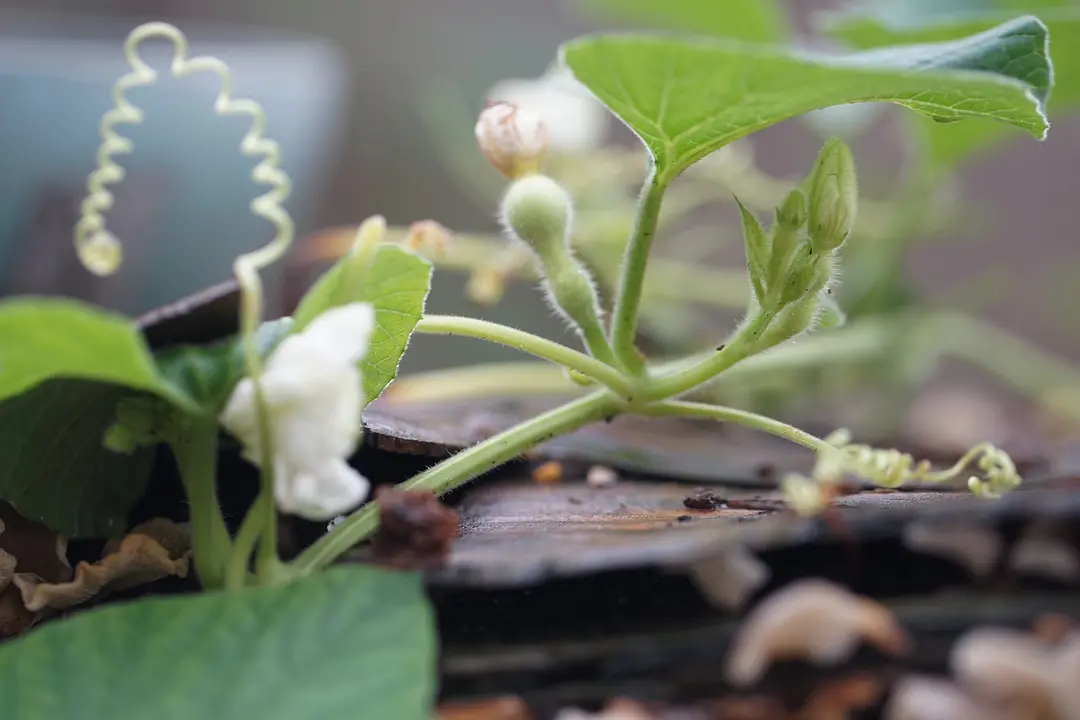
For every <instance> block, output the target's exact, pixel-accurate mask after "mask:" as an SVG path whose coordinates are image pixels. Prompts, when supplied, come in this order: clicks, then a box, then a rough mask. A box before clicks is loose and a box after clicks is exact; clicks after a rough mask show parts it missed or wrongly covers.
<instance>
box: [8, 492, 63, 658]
mask: <svg viewBox="0 0 1080 720" xmlns="http://www.w3.org/2000/svg"><path fill="white" fill-rule="evenodd" d="M16 570H25V571H27V572H32V573H37V574H39V575H40V576H41V577H46V578H49V580H50V581H53V582H62V581H64V580H67V579H68V578H70V577H71V565H70V564H69V563H68V561H67V538H65V537H64V536H63V535H60V534H58V533H56V532H53V531H52V530H50V529H49V528H47V527H45V526H44V525H42V524H41V523H37V522H33V521H32V520H27V519H26V518H24V517H22V516H21V515H19V514H18V513H17V512H16V511H15V509H14V508H13V507H11V506H10V505H8V504H7V503H3V502H0V640H3V639H6V638H10V637H14V636H16V635H19V634H21V633H23V632H24V631H26V630H27V629H29V628H30V627H32V626H33V625H34V624H35V623H37V622H38V621H39V620H40V619H41V616H42V613H40V612H37V611H32V610H29V609H27V608H26V607H25V606H24V605H23V601H22V596H21V594H20V593H19V588H18V587H16V586H15V585H14V584H13V583H14V580H15V577H16V576H17V574H18V573H17V572H16Z"/></svg>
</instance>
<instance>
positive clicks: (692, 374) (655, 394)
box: [640, 312, 773, 402]
mask: <svg viewBox="0 0 1080 720" xmlns="http://www.w3.org/2000/svg"><path fill="white" fill-rule="evenodd" d="M772 319H773V318H772V315H771V314H770V313H765V312H759V313H758V314H757V315H755V316H754V318H753V319H752V320H750V322H748V323H747V324H745V325H743V326H742V327H741V328H739V330H738V331H737V332H736V334H735V337H734V338H733V339H732V340H731V342H729V343H727V344H726V345H724V346H723V347H721V348H720V349H719V350H717V351H716V352H715V353H712V354H711V355H709V356H708V357H706V358H704V359H703V360H701V361H699V362H697V363H695V364H693V365H691V366H690V367H687V368H684V369H681V370H675V371H674V372H670V373H668V374H666V375H660V376H657V377H656V378H653V379H651V380H650V381H649V383H648V384H647V385H646V387H645V391H644V393H642V395H641V397H640V399H641V400H643V401H646V402H649V401H654V400H664V399H667V398H671V397H676V396H678V395H682V394H683V393H686V392H689V391H690V390H693V389H694V388H696V387H698V386H700V385H703V384H705V383H707V382H709V381H710V380H712V379H713V378H715V377H716V376H717V375H719V374H720V373H722V372H723V371H725V370H727V369H728V368H730V367H731V366H732V365H734V364H735V363H737V362H739V361H740V360H744V359H746V358H747V357H749V356H750V355H752V354H753V353H754V349H755V348H754V346H755V344H756V343H757V339H758V337H760V336H761V333H762V332H764V331H765V329H766V328H767V327H768V325H769V323H770V322H772Z"/></svg>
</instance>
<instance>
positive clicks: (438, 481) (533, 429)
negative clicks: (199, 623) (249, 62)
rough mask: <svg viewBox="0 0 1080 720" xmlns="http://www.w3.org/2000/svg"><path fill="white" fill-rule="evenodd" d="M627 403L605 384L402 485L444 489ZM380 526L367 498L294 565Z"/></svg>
mask: <svg viewBox="0 0 1080 720" xmlns="http://www.w3.org/2000/svg"><path fill="white" fill-rule="evenodd" d="M624 407H625V406H624V404H623V402H622V401H621V400H619V399H618V398H617V397H615V396H614V395H612V394H611V393H609V392H608V391H606V390H599V391H597V392H594V393H590V394H589V395H586V396H585V397H582V398H578V399H577V400H574V401H573V402H569V403H566V404H565V405H561V406H559V407H557V408H555V409H553V410H549V411H548V412H545V413H542V414H540V415H537V416H536V417H534V418H533V419H531V420H528V421H526V422H523V423H521V424H520V425H515V426H514V427H512V428H510V429H509V430H506V431H504V432H501V433H499V434H498V435H494V436H492V437H490V438H488V439H487V440H485V441H483V442H481V443H479V444H477V445H473V446H472V447H471V448H469V449H468V450H464V451H462V452H460V453H458V454H457V455H455V456H453V457H451V458H449V459H448V460H444V461H443V462H441V463H439V464H438V465H436V466H435V467H433V468H431V469H430V470H427V471H426V472H423V473H420V474H419V475H417V476H416V477H414V478H413V479H412V480H409V481H408V482H405V483H402V484H401V485H400V486H399V487H401V488H402V489H404V490H430V491H431V492H433V493H435V495H443V494H445V493H447V492H450V491H451V490H454V489H455V488H458V487H460V486H462V485H464V484H465V483H467V482H469V481H470V480H472V479H474V478H476V477H478V476H480V475H483V474H484V473H486V472H488V471H489V470H492V469H494V468H496V467H498V466H499V465H502V464H503V463H505V462H508V461H510V460H513V459H514V458H516V457H518V456H519V455H521V454H522V453H523V452H525V451H526V450H528V449H530V448H532V447H534V446H535V445H538V444H540V443H542V442H544V441H545V440H548V439H550V438H552V437H555V436H557V435H562V434H564V433H568V432H572V431H574V430H576V429H578V428H580V427H582V426H584V425H588V424H589V423H591V422H594V421H596V420H600V419H601V418H604V417H607V416H610V415H614V414H616V413H618V412H619V411H621V410H622V409H624ZM378 527H379V508H378V506H377V505H376V503H368V504H367V505H366V506H365V507H364V508H362V509H361V510H358V511H357V512H355V513H353V514H352V515H351V516H350V517H349V518H348V519H346V520H345V521H344V522H342V523H341V524H340V525H338V526H337V527H335V528H334V529H333V530H331V531H330V532H329V533H327V534H326V535H324V536H323V537H321V538H319V540H317V541H316V542H315V543H314V544H313V545H312V546H311V547H309V548H308V549H307V550H305V551H304V552H303V553H301V554H300V555H299V556H298V557H297V558H296V559H295V560H294V561H293V562H292V567H291V569H292V570H294V571H295V572H296V573H297V574H301V575H303V574H307V573H310V572H312V571H313V570H316V569H317V568H320V567H323V566H325V565H329V564H330V563H331V562H333V561H334V560H336V559H337V558H338V557H339V556H340V555H342V554H343V553H345V552H346V551H348V550H349V549H350V548H351V547H353V546H354V545H356V544H357V543H359V542H361V541H363V540H365V539H366V538H368V537H369V536H370V535H371V534H372V533H374V532H375V530H376V529H377V528H378Z"/></svg>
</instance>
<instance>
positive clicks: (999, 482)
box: [815, 430, 1021, 497]
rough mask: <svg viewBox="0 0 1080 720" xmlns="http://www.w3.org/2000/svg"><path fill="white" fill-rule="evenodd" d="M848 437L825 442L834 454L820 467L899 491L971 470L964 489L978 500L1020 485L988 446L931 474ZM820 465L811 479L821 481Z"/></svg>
mask: <svg viewBox="0 0 1080 720" xmlns="http://www.w3.org/2000/svg"><path fill="white" fill-rule="evenodd" d="M850 437H851V436H850V433H848V432H847V431H846V430H840V431H837V432H835V433H833V434H832V435H830V436H829V437H828V438H826V442H827V443H828V444H829V445H831V446H833V447H835V448H836V452H830V453H828V455H830V456H831V459H829V460H824V459H823V462H824V464H827V465H828V467H829V468H830V469H831V470H832V471H833V472H835V471H836V470H841V471H846V472H850V473H852V474H855V475H860V476H862V477H864V478H866V479H867V480H870V481H871V482H873V483H875V484H877V485H881V486H882V487H899V486H900V485H903V484H904V483H907V482H925V483H943V482H948V481H950V480H954V479H956V478H957V477H960V476H961V475H962V474H963V473H965V472H969V471H970V470H971V469H972V468H974V469H976V470H977V471H978V475H974V474H973V475H971V476H969V478H968V483H967V484H968V488H969V489H970V490H971V492H973V493H974V494H976V495H978V496H980V497H1000V496H1001V495H1002V494H1003V493H1005V492H1008V491H1009V490H1012V489H1013V488H1015V487H1016V486H1017V485H1019V484H1020V482H1021V478H1020V475H1019V474H1018V473H1017V471H1016V465H1015V464H1014V463H1013V461H1012V458H1010V457H1009V455H1008V453H1006V452H1005V451H1004V450H1001V449H1000V448H997V447H995V446H993V445H991V444H990V443H979V444H978V445H976V446H974V447H973V448H971V449H970V450H968V451H967V452H966V453H965V454H964V456H963V457H961V458H960V459H959V460H957V461H956V463H955V464H953V465H952V466H951V467H948V468H944V469H942V470H934V469H933V468H932V467H931V465H930V462H929V461H927V460H919V461H916V460H915V458H914V457H912V456H911V455H910V454H908V453H904V452H900V451H899V450H894V449H882V448H874V447H870V446H869V445H858V444H853V443H851V442H850ZM823 462H819V466H818V470H817V471H816V472H815V479H818V480H820V479H823V477H822V476H823V472H824V469H823Z"/></svg>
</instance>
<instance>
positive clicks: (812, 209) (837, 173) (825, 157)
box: [806, 138, 858, 253]
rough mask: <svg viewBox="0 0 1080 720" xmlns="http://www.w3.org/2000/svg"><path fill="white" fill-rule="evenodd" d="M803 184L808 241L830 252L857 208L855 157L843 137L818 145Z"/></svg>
mask: <svg viewBox="0 0 1080 720" xmlns="http://www.w3.org/2000/svg"><path fill="white" fill-rule="evenodd" d="M806 187H807V193H808V195H809V209H808V211H809V226H808V228H807V229H808V231H809V232H810V241H811V242H812V243H813V245H814V249H815V250H817V251H818V252H823V253H824V252H832V251H833V250H836V249H837V248H838V247H840V246H841V245H843V244H844V241H845V240H847V238H848V235H850V234H851V231H852V229H853V228H854V227H855V214H856V211H857V209H858V181H857V179H856V176H855V159H854V158H853V157H852V155H851V150H850V149H848V146H847V145H845V144H844V142H843V140H841V139H839V138H833V139H832V140H829V141H828V142H827V143H825V145H824V147H822V148H821V152H820V153H819V154H818V158H817V162H816V163H814V169H813V170H811V171H810V175H809V176H808V177H807V186H806Z"/></svg>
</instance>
